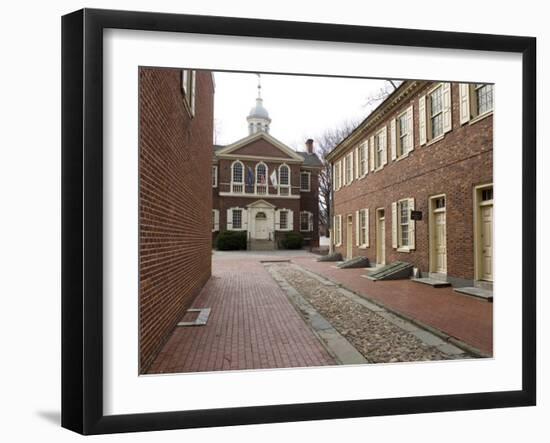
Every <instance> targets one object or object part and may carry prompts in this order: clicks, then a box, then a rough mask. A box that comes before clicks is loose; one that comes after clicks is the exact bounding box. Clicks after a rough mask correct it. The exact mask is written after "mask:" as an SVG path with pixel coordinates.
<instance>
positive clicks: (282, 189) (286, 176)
mask: <svg viewBox="0 0 550 443" xmlns="http://www.w3.org/2000/svg"><path fill="white" fill-rule="evenodd" d="M279 195H290V169H289V168H288V166H287V165H281V166H279Z"/></svg>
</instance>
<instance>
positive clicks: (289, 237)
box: [281, 232, 304, 249]
mask: <svg viewBox="0 0 550 443" xmlns="http://www.w3.org/2000/svg"><path fill="white" fill-rule="evenodd" d="M303 244H304V237H303V236H302V234H300V233H298V232H287V233H286V235H285V236H284V238H283V239H282V240H281V246H282V247H283V248H284V249H300V248H301V247H302V245H303Z"/></svg>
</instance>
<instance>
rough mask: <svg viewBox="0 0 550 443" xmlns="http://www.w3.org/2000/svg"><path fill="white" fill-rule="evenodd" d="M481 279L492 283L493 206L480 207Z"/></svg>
mask: <svg viewBox="0 0 550 443" xmlns="http://www.w3.org/2000/svg"><path fill="white" fill-rule="evenodd" d="M480 223H481V226H480V228H481V229H480V237H481V238H480V240H481V279H482V280H489V281H493V205H492V204H491V205H484V206H481V207H480Z"/></svg>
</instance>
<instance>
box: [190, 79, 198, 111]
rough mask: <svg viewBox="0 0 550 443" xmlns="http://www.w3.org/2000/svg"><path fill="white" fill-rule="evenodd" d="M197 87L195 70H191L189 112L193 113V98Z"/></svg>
mask: <svg viewBox="0 0 550 443" xmlns="http://www.w3.org/2000/svg"><path fill="white" fill-rule="evenodd" d="M196 89H197V71H191V100H190V105H191V114H192V115H195V98H196V96H197V94H196Z"/></svg>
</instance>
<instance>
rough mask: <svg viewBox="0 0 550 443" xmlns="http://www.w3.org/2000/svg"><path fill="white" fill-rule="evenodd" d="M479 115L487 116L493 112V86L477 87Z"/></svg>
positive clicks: (479, 85)
mask: <svg viewBox="0 0 550 443" xmlns="http://www.w3.org/2000/svg"><path fill="white" fill-rule="evenodd" d="M475 95H476V105H477V115H481V114H485V113H486V112H489V111H492V110H493V85H486V84H483V83H481V84H479V83H478V84H476V85H475Z"/></svg>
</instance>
